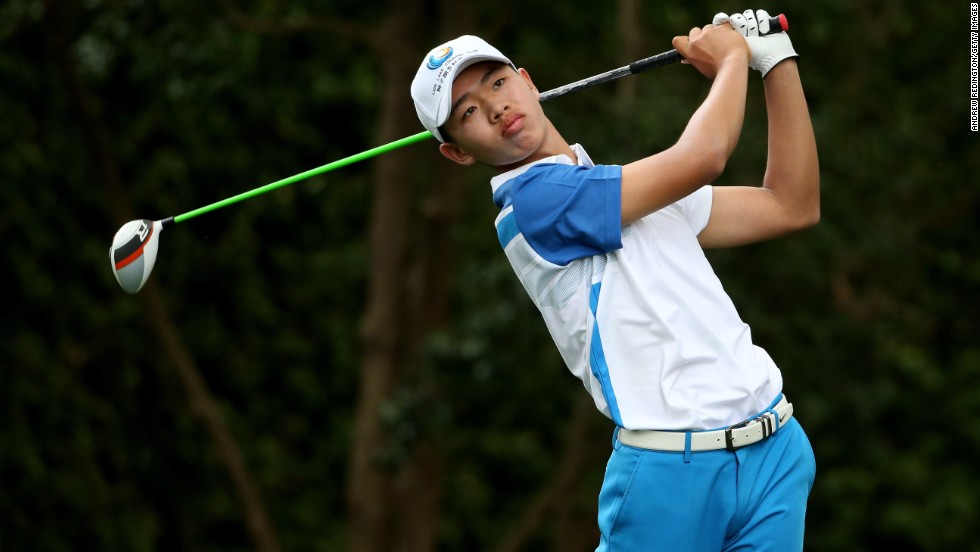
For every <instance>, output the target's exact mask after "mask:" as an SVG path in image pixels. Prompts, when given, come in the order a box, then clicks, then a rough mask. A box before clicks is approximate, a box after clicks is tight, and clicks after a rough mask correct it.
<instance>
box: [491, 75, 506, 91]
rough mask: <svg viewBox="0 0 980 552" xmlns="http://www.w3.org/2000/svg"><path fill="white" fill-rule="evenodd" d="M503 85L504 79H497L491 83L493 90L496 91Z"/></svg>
mask: <svg viewBox="0 0 980 552" xmlns="http://www.w3.org/2000/svg"><path fill="white" fill-rule="evenodd" d="M503 85H504V79H502V78H501V79H497V80H495V81H494V83H493V89H494V90H496V89H498V88H500V87H501V86H503Z"/></svg>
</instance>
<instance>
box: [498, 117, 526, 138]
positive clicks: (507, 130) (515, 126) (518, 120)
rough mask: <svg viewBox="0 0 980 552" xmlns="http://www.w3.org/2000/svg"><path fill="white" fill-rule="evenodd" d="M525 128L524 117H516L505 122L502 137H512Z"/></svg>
mask: <svg viewBox="0 0 980 552" xmlns="http://www.w3.org/2000/svg"><path fill="white" fill-rule="evenodd" d="M523 128H524V116H523V115H515V116H514V118H512V119H508V120H506V121H504V125H503V130H502V131H501V135H503V136H512V135H514V134H516V133H518V132H520V131H521V129H523Z"/></svg>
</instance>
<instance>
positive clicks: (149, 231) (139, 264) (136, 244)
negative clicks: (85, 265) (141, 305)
mask: <svg viewBox="0 0 980 552" xmlns="http://www.w3.org/2000/svg"><path fill="white" fill-rule="evenodd" d="M162 230H163V225H162V224H161V222H160V221H152V220H149V219H139V220H131V221H129V222H127V223H126V224H123V225H122V228H120V229H119V231H118V232H116V235H115V236H114V237H113V238H112V247H111V248H110V249H109V263H110V264H111V265H112V273H113V274H115V275H116V281H117V282H119V285H120V286H121V287H122V288H123V290H124V291H126V292H127V293H136V292H138V291H139V290H140V289H142V288H143V284H145V283H146V280H147V279H148V278H149V277H150V272H151V271H152V270H153V263H155V262H156V260H157V245H158V244H159V241H160V232H161V231H162Z"/></svg>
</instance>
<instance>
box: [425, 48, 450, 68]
mask: <svg viewBox="0 0 980 552" xmlns="http://www.w3.org/2000/svg"><path fill="white" fill-rule="evenodd" d="M452 55H453V47H452V46H444V47H442V48H439V49H438V50H436V51H434V52H432V55H431V56H429V63H426V64H425V66H426V67H428V68H429V69H438V68H439V67H441V66H442V64H443V63H446V60H447V59H449V57H450V56H452Z"/></svg>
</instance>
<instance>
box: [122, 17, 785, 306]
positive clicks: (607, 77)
mask: <svg viewBox="0 0 980 552" xmlns="http://www.w3.org/2000/svg"><path fill="white" fill-rule="evenodd" d="M769 27H770V31H769V32H770V33H775V32H783V31H786V30H788V29H789V23H788V21H787V20H786V16H785V15H782V14H780V15H778V16H776V17H773V18H771V19H770V20H769ZM681 59H682V57H681V55H680V54H679V53H678V52H677V50H669V51H666V52H663V53H660V54H657V55H654V56H650V57H648V58H644V59H641V60H638V61H634V62H633V63H631V64H629V65H625V66H623V67H620V68H618V69H613V70H612V71H607V72H605V73H600V74H598V75H594V76H592V77H588V78H585V79H582V80H579V81H576V82H573V83H570V84H566V85H564V86H560V87H558V88H554V89H552V90H548V91H547V92H543V93H542V94H541V96H540V100H541V101H548V100H551V99H554V98H557V97H559V96H564V95H565V94H568V93H569V92H574V91H577V90H582V89H585V88H590V87H592V86H596V85H598V84H602V83H605V82H609V81H612V80H616V79H619V78H622V77H625V76H627V75H635V74H637V73H642V72H644V71H648V70H650V69H653V68H656V67H663V66H665V65H670V64H672V63H676V62H678V61H681ZM431 137H432V133H431V132H429V131H427V130H426V131H424V132H420V133H418V134H413V135H411V136H407V137H405V138H401V139H399V140H395V141H393V142H389V143H387V144H384V145H382V146H378V147H375V148H372V149H369V150H367V151H364V152H361V153H358V154H356V155H351V156H349V157H345V158H343V159H340V160H337V161H333V162H331V163H327V164H326V165H323V166H320V167H317V168H315V169H310V170H308V171H305V172H302V173H299V174H297V175H293V176H290V177H289V178H284V179H282V180H278V181H276V182H272V183H271V184H266V185H265V186H261V187H258V188H255V189H253V190H250V191H247V192H244V193H241V194H238V195H236V196H232V197H229V198H228V199H224V200H221V201H217V202H215V203H212V204H210V205H205V206H204V207H200V208H198V209H194V210H193V211H188V212H186V213H183V214H180V215H177V216H173V217H169V218H165V219H162V220H157V221H153V220H150V219H136V220H131V221H129V222H127V223H126V224H124V225H122V227H121V228H119V230H118V231H117V232H116V234H115V236H114V237H113V239H112V247H111V248H110V249H109V262H110V264H111V266H112V273H113V274H114V275H115V277H116V281H117V282H119V285H120V286H121V287H122V288H123V290H124V291H126V292H128V293H137V292H138V291H139V290H140V289H142V287H143V285H144V284H146V281H147V279H148V278H149V277H150V272H151V271H152V270H153V265H154V264H155V262H156V256H157V248H158V243H159V239H160V233H161V232H162V231H163V229H164V228H167V227H169V226H171V225H174V224H177V223H179V222H184V221H186V220H188V219H191V218H194V217H196V216H199V215H203V214H205V213H208V212H210V211H214V210H215V209H220V208H221V207H225V206H228V205H231V204H233V203H238V202H240V201H244V200H246V199H249V198H252V197H255V196H257V195H261V194H264V193H266V192H270V191H272V190H275V189H277V188H281V187H283V186H288V185H290V184H293V183H296V182H299V181H301V180H306V179H308V178H311V177H314V176H317V175H321V174H323V173H326V172H330V171H332V170H335V169H339V168H341V167H345V166H347V165H350V164H353V163H357V162H359V161H363V160H365V159H370V158H372V157H375V156H378V155H381V154H383V153H387V152H390V151H392V150H396V149H399V148H403V147H405V146H408V145H411V144H415V143H417V142H421V141H423V140H426V139H428V138H431Z"/></svg>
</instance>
